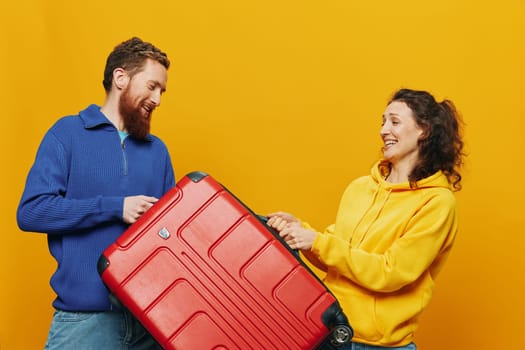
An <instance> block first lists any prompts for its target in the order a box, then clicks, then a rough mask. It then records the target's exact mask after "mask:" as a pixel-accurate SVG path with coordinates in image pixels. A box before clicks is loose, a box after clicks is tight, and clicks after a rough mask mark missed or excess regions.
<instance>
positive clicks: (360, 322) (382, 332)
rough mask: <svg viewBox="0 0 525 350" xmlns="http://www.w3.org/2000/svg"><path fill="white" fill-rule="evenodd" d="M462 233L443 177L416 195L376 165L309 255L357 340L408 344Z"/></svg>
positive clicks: (352, 189) (423, 184) (355, 185)
mask: <svg viewBox="0 0 525 350" xmlns="http://www.w3.org/2000/svg"><path fill="white" fill-rule="evenodd" d="M303 225H304V226H305V227H309V225H308V224H306V223H303ZM456 232H457V212H456V200H455V197H454V194H453V192H452V191H451V189H450V186H449V183H448V181H447V178H446V176H445V175H444V174H443V173H441V172H437V173H435V174H434V175H432V176H429V177H428V178H425V179H423V180H421V181H419V182H418V188H417V189H411V188H410V186H409V184H408V182H406V183H401V184H390V183H388V182H385V180H384V179H383V176H381V174H380V172H379V169H378V163H376V164H375V165H374V167H373V168H372V171H371V175H370V176H364V177H361V178H358V179H356V180H355V181H353V182H352V183H350V185H349V186H348V187H347V189H346V190H345V192H344V194H343V196H342V199H341V202H340V206H339V210H338V213H337V217H336V221H335V224H334V225H331V226H329V227H328V228H327V229H326V231H325V232H324V233H321V234H319V235H317V238H316V239H315V241H314V243H313V246H312V249H311V251H309V252H307V253H305V255H306V256H307V257H308V258H309V259H310V260H311V261H312V263H313V264H314V265H316V266H319V267H321V268H323V270H325V271H326V275H325V277H324V282H325V284H326V286H327V287H328V288H329V289H330V290H331V291H332V292H333V293H334V295H335V296H336V297H337V298H338V300H339V302H340V303H341V306H342V308H343V310H344V311H345V313H346V315H347V316H348V318H349V320H350V323H351V325H352V327H353V328H354V331H355V335H354V341H356V342H362V343H367V344H373V345H380V346H402V345H406V344H408V343H410V342H412V341H413V335H414V331H415V330H416V328H417V325H418V317H419V315H420V313H421V311H422V310H423V309H424V308H425V307H426V306H427V305H428V303H429V302H430V299H431V297H432V293H433V290H434V280H435V278H436V275H437V274H438V272H439V271H440V269H441V268H442V266H443V263H444V262H445V258H446V257H447V255H448V253H449V251H450V248H451V247H452V244H453V242H454V237H455V235H456Z"/></svg>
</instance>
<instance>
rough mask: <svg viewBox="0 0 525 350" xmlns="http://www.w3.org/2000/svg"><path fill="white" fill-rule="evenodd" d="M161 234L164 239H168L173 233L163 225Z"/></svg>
mask: <svg viewBox="0 0 525 350" xmlns="http://www.w3.org/2000/svg"><path fill="white" fill-rule="evenodd" d="M159 236H160V237H162V238H163V239H168V238H170V236H171V234H170V231H168V229H167V228H165V227H163V228H162V229H161V230H160V231H159Z"/></svg>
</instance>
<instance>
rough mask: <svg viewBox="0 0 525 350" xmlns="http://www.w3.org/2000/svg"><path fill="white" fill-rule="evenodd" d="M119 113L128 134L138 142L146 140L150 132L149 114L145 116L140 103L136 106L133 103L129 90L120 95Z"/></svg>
mask: <svg viewBox="0 0 525 350" xmlns="http://www.w3.org/2000/svg"><path fill="white" fill-rule="evenodd" d="M119 112H120V115H121V116H122V118H123V122H124V128H125V129H126V131H127V132H128V134H129V135H130V136H132V137H134V138H137V139H140V140H144V139H146V136H148V134H149V130H150V121H151V113H149V115H146V111H145V110H144V109H143V108H142V103H140V102H139V104H138V105H135V104H134V103H133V99H132V97H131V94H130V93H129V88H126V89H125V90H124V91H123V92H122V95H120V101H119Z"/></svg>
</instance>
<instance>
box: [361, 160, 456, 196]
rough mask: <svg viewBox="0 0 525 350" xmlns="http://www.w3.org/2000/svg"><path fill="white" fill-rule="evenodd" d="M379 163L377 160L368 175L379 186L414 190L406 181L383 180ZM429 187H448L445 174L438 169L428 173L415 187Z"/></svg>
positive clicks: (393, 189)
mask: <svg viewBox="0 0 525 350" xmlns="http://www.w3.org/2000/svg"><path fill="white" fill-rule="evenodd" d="M380 163H381V161H380V160H379V161H377V162H376V163H375V164H374V166H373V167H372V169H371V171H370V175H371V176H372V179H373V180H374V182H376V183H377V184H378V185H380V186H381V187H384V188H385V189H388V190H390V191H406V190H414V188H410V183H409V182H408V181H405V182H401V183H396V184H393V183H390V182H387V181H385V177H384V176H383V175H382V174H381V172H380V171H379V164H380ZM429 187H443V188H447V189H450V184H449V182H448V179H447V177H446V176H445V174H443V172H442V171H441V170H440V171H437V172H436V173H434V174H432V175H430V176H429V177H426V178H424V179H421V180H419V181H418V182H417V189H421V188H429Z"/></svg>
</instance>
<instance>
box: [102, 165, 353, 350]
mask: <svg viewBox="0 0 525 350" xmlns="http://www.w3.org/2000/svg"><path fill="white" fill-rule="evenodd" d="M99 272H100V274H101V277H102V280H103V281H104V283H105V284H106V286H107V287H108V288H109V289H110V291H111V293H112V294H113V295H114V296H115V297H116V298H117V299H118V300H119V302H120V303H121V304H122V305H123V306H124V307H125V308H127V309H128V310H129V311H130V312H131V313H132V314H133V315H134V316H135V317H136V318H137V319H138V320H139V321H140V322H141V323H142V324H143V325H144V327H145V328H146V329H147V330H148V331H149V332H150V333H151V334H152V336H153V337H154V338H155V339H156V340H157V341H158V343H159V344H160V345H161V346H162V347H163V348H164V349H178V350H180V349H182V350H190V349H191V350H193V349H198V350H207V349H214V350H226V349H228V350H233V349H238V350H246V349H260V350H270V349H276V350H283V349H316V348H317V347H319V346H320V344H321V343H322V342H323V341H325V343H328V341H329V340H330V341H331V342H332V343H334V344H336V345H338V344H341V343H346V342H348V341H349V340H350V338H351V337H352V329H351V327H350V326H349V325H348V322H347V319H346V317H345V315H344V314H343V313H342V311H341V309H340V307H339V304H338V303H337V300H336V299H335V297H334V296H333V295H332V294H331V293H330V292H329V291H328V290H327V289H326V288H325V287H324V285H323V284H322V283H321V282H320V281H319V280H318V279H317V278H316V277H315V276H314V275H313V274H312V273H311V271H310V270H309V269H308V268H307V267H306V266H305V265H303V264H302V263H301V261H300V259H298V256H297V255H296V254H294V252H292V251H290V250H289V249H288V248H287V246H286V245H285V243H283V242H282V241H281V240H280V238H278V237H277V236H276V235H275V234H274V233H273V232H272V230H271V229H269V228H268V227H267V226H266V225H265V224H264V222H263V221H261V219H260V218H259V217H258V216H257V215H255V214H254V213H253V212H252V211H251V210H250V209H249V208H248V207H246V206H245V205H244V204H243V203H242V202H240V201H239V200H238V199H237V198H236V197H235V196H234V195H232V194H231V193H230V192H229V191H228V190H227V189H226V188H224V187H223V186H222V185H221V184H220V183H218V182H217V181H216V180H214V179H213V178H212V177H211V176H209V175H207V174H205V173H201V172H194V173H191V174H188V175H187V176H185V177H184V178H182V179H181V180H180V181H179V183H178V184H177V186H176V187H174V188H173V189H172V190H170V191H169V192H168V193H167V194H166V195H164V196H163V197H162V198H161V199H160V200H159V201H158V202H157V203H156V204H155V205H154V206H153V207H152V208H151V209H150V210H149V211H147V212H146V213H145V214H144V215H143V216H142V217H141V218H140V219H139V220H138V221H137V222H136V223H135V224H133V225H132V226H130V227H129V229H128V230H127V231H126V232H124V234H123V235H122V236H121V237H120V238H119V239H117V241H116V242H115V243H113V244H112V245H111V246H109V247H108V248H107V249H106V250H105V252H104V253H103V255H102V256H101V259H100V260H99ZM325 346H329V345H325Z"/></svg>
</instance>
